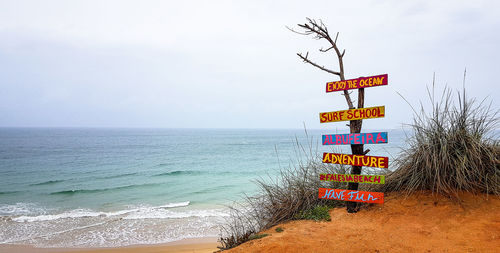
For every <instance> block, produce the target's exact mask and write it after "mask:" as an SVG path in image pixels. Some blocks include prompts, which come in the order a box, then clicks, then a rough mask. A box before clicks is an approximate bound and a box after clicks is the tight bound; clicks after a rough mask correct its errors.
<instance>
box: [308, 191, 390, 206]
mask: <svg viewBox="0 0 500 253" xmlns="http://www.w3.org/2000/svg"><path fill="white" fill-rule="evenodd" d="M318 198H320V199H336V200H344V201H354V202H365V203H378V204H383V203H384V193H382V192H364V191H353V190H343V189H328V188H319V191H318Z"/></svg>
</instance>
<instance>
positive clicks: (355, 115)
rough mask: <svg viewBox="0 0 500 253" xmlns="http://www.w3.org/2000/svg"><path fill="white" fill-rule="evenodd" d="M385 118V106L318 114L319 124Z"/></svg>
mask: <svg viewBox="0 0 500 253" xmlns="http://www.w3.org/2000/svg"><path fill="white" fill-rule="evenodd" d="M383 117H385V106H377V107H368V108H360V109H350V110H342V111H336V112H320V113H319V122H320V123H327V122H337V121H348V120H359V119H371V118H383Z"/></svg>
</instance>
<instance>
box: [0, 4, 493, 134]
mask: <svg viewBox="0 0 500 253" xmlns="http://www.w3.org/2000/svg"><path fill="white" fill-rule="evenodd" d="M499 9H500V1H493V0H492V1H447V0H446V1H399V0H394V1H392V0H390V1H189V0H187V1H124V0H120V1H106V0H104V1H103V0H99V1H91V0H86V1H67V0H63V1H22V0H13V1H3V0H0V127H134V128H135V127H147V128H303V126H304V124H305V125H306V127H307V128H310V129H327V128H329V129H338V130H341V129H344V128H345V129H346V131H347V127H346V126H345V123H346V122H336V123H326V124H320V123H319V113H320V112H329V111H337V110H345V109H347V105H346V102H345V99H344V97H343V96H341V95H340V93H339V92H337V93H325V84H326V82H329V81H337V80H339V79H338V76H335V75H331V74H328V73H326V72H322V71H321V70H319V69H316V68H314V67H312V66H310V65H308V64H305V63H303V62H302V61H301V60H300V59H299V58H298V57H297V55H296V53H306V52H309V57H310V59H312V60H314V61H317V62H318V63H320V64H321V65H324V66H325V67H327V68H330V69H333V70H338V62H337V58H336V55H335V54H334V52H333V50H332V51H329V52H327V53H322V52H319V50H318V49H320V48H327V47H328V44H327V42H326V41H321V40H315V39H313V38H311V37H307V36H303V35H299V34H295V33H292V32H291V31H289V30H288V29H287V27H291V28H297V24H298V23H305V22H306V17H310V18H314V19H321V20H322V21H323V23H325V24H326V25H327V27H328V29H329V31H330V33H331V34H335V33H336V32H339V33H340V34H339V38H338V41H337V43H338V46H339V47H340V48H341V49H345V50H346V53H345V56H344V67H345V76H346V78H348V79H350V78H357V77H360V76H371V75H378V74H385V73H387V74H388V75H389V79H388V80H389V84H388V86H382V87H373V88H367V89H365V93H366V95H365V96H366V97H365V107H371V106H382V105H384V106H385V108H386V117H385V118H383V119H368V120H365V121H364V123H363V127H364V128H367V129H378V128H400V127H401V125H402V124H406V123H411V120H412V110H411V107H410V105H408V104H407V102H405V100H404V99H403V98H402V97H401V96H403V97H404V98H405V99H406V100H408V102H409V103H410V104H411V105H413V106H418V105H419V103H420V101H422V102H423V103H424V104H428V97H427V90H426V87H432V80H433V75H434V74H435V77H436V78H435V80H436V81H435V89H436V94H440V91H441V90H442V89H443V88H444V87H445V86H447V87H449V88H451V89H453V90H454V91H457V90H460V89H461V88H462V85H463V80H464V78H463V77H464V70H465V69H467V74H466V79H465V87H466V89H467V91H468V94H469V96H470V97H476V98H477V99H478V100H482V99H484V98H486V100H487V101H488V102H490V101H491V103H492V107H493V108H494V109H498V108H500V102H499V101H498V100H495V99H494V98H496V97H498V96H499V95H500V85H499V82H498V79H497V74H498V71H499V70H500V69H499V66H500V65H499V63H498V62H499V60H500V50H499V49H498V45H500V33H499V32H498V31H500V15H498V10H499ZM355 94H356V92H354V93H353V95H355ZM399 94H401V96H400V95H399ZM353 99H354V100H356V96H354V97H353Z"/></svg>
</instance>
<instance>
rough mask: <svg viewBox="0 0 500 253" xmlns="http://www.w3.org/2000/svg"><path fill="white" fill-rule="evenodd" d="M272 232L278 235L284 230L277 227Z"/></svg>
mask: <svg viewBox="0 0 500 253" xmlns="http://www.w3.org/2000/svg"><path fill="white" fill-rule="evenodd" d="M274 231H276V232H278V233H281V232H283V231H285V230H283V228H282V227H277V228H276V229H275V230H274Z"/></svg>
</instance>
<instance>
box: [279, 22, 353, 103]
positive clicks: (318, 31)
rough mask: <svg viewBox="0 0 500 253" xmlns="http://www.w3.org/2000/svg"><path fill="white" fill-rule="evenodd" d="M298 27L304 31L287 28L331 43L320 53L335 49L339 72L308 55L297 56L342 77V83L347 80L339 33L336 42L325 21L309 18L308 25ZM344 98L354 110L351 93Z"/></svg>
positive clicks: (345, 92) (346, 93) (345, 93)
mask: <svg viewBox="0 0 500 253" xmlns="http://www.w3.org/2000/svg"><path fill="white" fill-rule="evenodd" d="M298 26H299V27H300V28H301V29H302V30H303V31H301V32H299V31H295V30H293V29H291V28H289V27H287V28H288V29H289V30H290V31H292V32H294V33H297V34H301V35H312V36H313V38H315V39H317V40H321V39H324V40H327V41H328V42H329V43H330V47H329V48H327V49H323V48H321V49H320V50H319V51H321V52H328V51H329V50H331V49H333V50H335V53H336V55H337V59H338V62H339V71H334V70H330V69H327V68H325V67H324V66H322V65H320V64H317V63H315V62H314V61H312V60H310V59H309V58H308V54H306V56H303V55H302V54H300V53H298V54H297V55H298V56H299V57H300V58H301V59H302V60H303V61H304V62H306V63H309V64H311V65H312V66H314V67H316V68H319V69H321V70H323V71H325V72H328V73H330V74H334V75H337V76H339V77H340V80H341V81H344V80H345V77H344V61H343V59H342V58H343V57H344V55H345V50H343V52H342V53H341V52H340V50H339V48H338V47H337V39H338V36H339V33H338V32H337V34H336V35H335V40H333V39H332V38H331V37H330V34H329V33H328V28H327V27H326V25H325V24H323V21H321V20H319V22H318V21H316V20H314V19H310V18H307V23H305V24H298ZM343 95H344V97H345V99H346V102H347V105H348V106H349V109H354V108H355V107H354V105H353V103H352V100H351V96H350V95H349V93H348V92H347V91H345V90H344V94H343Z"/></svg>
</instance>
